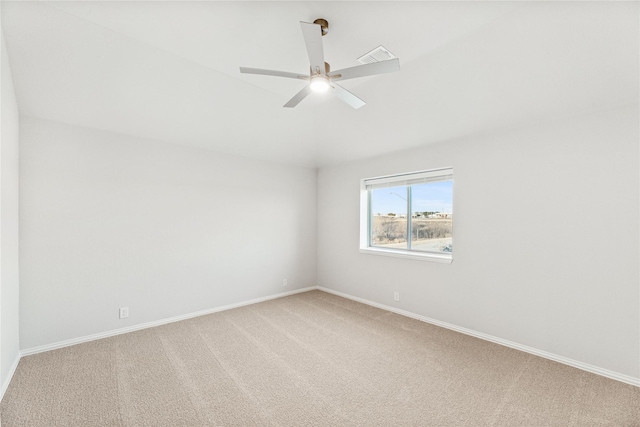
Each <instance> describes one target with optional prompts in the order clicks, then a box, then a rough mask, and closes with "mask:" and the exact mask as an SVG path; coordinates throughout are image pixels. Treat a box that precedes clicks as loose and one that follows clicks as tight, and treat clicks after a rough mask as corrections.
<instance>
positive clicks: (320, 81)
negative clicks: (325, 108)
mask: <svg viewBox="0 0 640 427" xmlns="http://www.w3.org/2000/svg"><path fill="white" fill-rule="evenodd" d="M309 87H310V88H311V90H312V91H314V92H316V93H322V92H326V91H327V90H329V81H328V80H327V79H326V78H325V77H314V78H312V79H311V83H309Z"/></svg>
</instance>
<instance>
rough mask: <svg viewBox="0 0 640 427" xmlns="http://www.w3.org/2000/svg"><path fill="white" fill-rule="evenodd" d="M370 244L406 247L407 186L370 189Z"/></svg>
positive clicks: (391, 247) (395, 247) (385, 246)
mask: <svg viewBox="0 0 640 427" xmlns="http://www.w3.org/2000/svg"><path fill="white" fill-rule="evenodd" d="M369 197H370V203H371V210H370V212H371V218H370V221H371V222H370V224H371V246H379V247H384V248H390V249H407V187H406V186H399V187H387V188H377V189H373V190H370V195H369Z"/></svg>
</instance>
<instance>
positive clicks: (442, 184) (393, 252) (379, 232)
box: [360, 168, 453, 263]
mask: <svg viewBox="0 0 640 427" xmlns="http://www.w3.org/2000/svg"><path fill="white" fill-rule="evenodd" d="M360 188H361V200H360V252H364V253H372V254H376V255H388V256H396V257H402V258H413V259H423V260H429V261H436V262H446V263H450V262H451V261H452V259H453V169H452V168H446V169H434V170H429V171H422V172H413V173H406V174H401V175H392V176H383V177H378V178H367V179H363V180H362V181H361V184H360Z"/></svg>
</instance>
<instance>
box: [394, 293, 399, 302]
mask: <svg viewBox="0 0 640 427" xmlns="http://www.w3.org/2000/svg"><path fill="white" fill-rule="evenodd" d="M393 300H394V301H400V292H394V293H393Z"/></svg>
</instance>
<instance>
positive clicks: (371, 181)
mask: <svg viewBox="0 0 640 427" xmlns="http://www.w3.org/2000/svg"><path fill="white" fill-rule="evenodd" d="M447 180H451V181H452V185H455V184H454V183H453V167H447V168H438V169H430V170H423V171H417V172H408V173H401V174H395V175H385V176H379V177H373V178H363V179H361V180H360V253H364V254H371V255H382V256H389V257H396V258H405V259H415V260H421V261H431V262H438V263H445V264H451V263H452V262H453V252H449V253H437V252H423V251H416V250H411V249H390V248H382V247H377V246H372V245H371V238H372V227H373V221H372V211H371V189H367V185H376V184H382V185H384V184H388V186H389V187H391V186H400V185H404V186H406V187H407V188H409V187H410V186H411V185H413V184H417V183H420V182H421V181H422V182H438V181H447ZM452 202H453V188H452ZM407 206H408V207H410V206H411V192H410V191H408V190H407ZM451 213H452V216H453V207H452V212H451ZM411 216H412V212H411V210H410V209H408V212H407V230H408V232H410V231H411V228H410V227H412V225H411ZM408 240H411V235H410V234H408ZM451 240H452V242H453V229H452V237H451ZM407 246H409V247H411V244H410V243H408V245H407Z"/></svg>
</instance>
